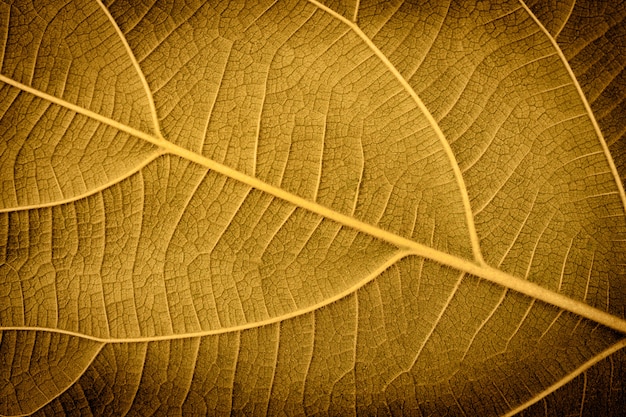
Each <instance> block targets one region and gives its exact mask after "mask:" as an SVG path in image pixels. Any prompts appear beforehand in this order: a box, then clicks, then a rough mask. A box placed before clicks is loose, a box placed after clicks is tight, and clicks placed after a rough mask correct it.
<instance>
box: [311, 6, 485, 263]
mask: <svg viewBox="0 0 626 417" xmlns="http://www.w3.org/2000/svg"><path fill="white" fill-rule="evenodd" d="M308 1H309V2H310V3H312V4H314V5H315V6H317V7H319V8H320V9H322V10H324V11H325V12H327V13H328V14H330V15H331V16H333V17H335V18H336V19H338V20H340V21H341V22H343V23H344V24H346V25H347V26H349V27H350V29H352V31H354V33H356V34H357V35H358V36H359V37H360V38H361V39H362V40H363V42H365V44H366V45H367V46H368V47H369V48H370V49H371V50H372V51H373V52H374V54H375V55H376V56H377V57H378V59H380V60H381V62H382V63H383V64H385V66H386V67H387V69H389V71H390V72H391V73H392V74H393V75H394V77H395V78H396V79H397V80H398V81H399V82H400V84H401V85H402V87H403V88H404V89H405V90H406V91H407V93H409V95H410V96H411V98H413V101H415V103H416V104H417V107H418V108H419V109H420V110H421V112H422V113H423V114H424V116H425V117H426V119H427V120H428V122H429V123H430V125H431V127H432V128H433V130H434V131H435V133H436V134H437V137H438V138H439V141H440V142H441V145H442V147H443V149H444V151H445V153H446V155H447V157H448V159H449V161H450V165H451V167H452V170H453V172H454V177H455V179H456V182H457V185H458V187H459V190H460V192H461V198H462V201H463V208H464V212H465V220H466V222H467V228H468V231H469V235H470V240H471V242H472V251H473V254H474V257H475V258H476V260H477V261H478V262H480V263H481V264H484V263H485V261H484V260H483V257H482V254H481V253H480V241H479V240H478V234H477V233H476V227H475V225H474V215H473V214H472V207H471V205H470V201H469V195H468V194H467V187H466V186H465V180H464V179H463V175H462V174H461V169H460V168H459V165H458V163H457V161H456V158H455V156H454V153H453V152H452V148H451V147H450V144H449V143H448V141H447V140H446V137H445V135H444V134H443V131H442V130H441V128H440V127H439V124H438V123H437V121H436V120H435V118H434V117H433V115H432V114H431V113H430V111H429V110H428V108H426V105H425V104H424V103H423V102H422V99H420V98H419V96H418V95H417V93H416V92H415V90H414V89H413V87H411V85H410V84H409V83H408V81H407V80H406V79H405V78H404V77H403V76H402V74H400V71H398V69H397V68H396V67H395V66H394V65H393V64H392V63H391V61H389V59H388V58H387V56H386V55H385V54H383V52H382V51H381V50H380V49H378V47H377V46H376V45H375V44H374V42H372V40H371V39H370V38H369V37H368V36H367V35H366V34H365V33H363V31H362V30H361V28H359V27H358V26H357V24H356V23H355V22H352V21H350V20H348V19H346V18H345V17H344V16H342V15H340V14H339V13H337V12H335V11H334V10H332V9H331V8H329V7H327V6H325V5H324V4H322V3H320V2H318V1H317V0H308Z"/></svg>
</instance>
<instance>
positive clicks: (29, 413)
mask: <svg viewBox="0 0 626 417" xmlns="http://www.w3.org/2000/svg"><path fill="white" fill-rule="evenodd" d="M104 346H105V344H104V343H103V344H101V345H100V346H98V349H96V351H95V352H94V355H93V357H92V358H91V359H90V360H89V363H88V364H87V365H86V366H85V368H84V369H88V368H89V367H91V365H92V364H93V362H94V361H95V360H96V358H97V357H98V355H99V354H100V352H102V349H103V348H104ZM61 372H63V370H61ZM64 374H65V375H67V374H66V373H64ZM83 374H84V372H78V373H77V375H76V377H75V378H74V380H73V381H71V382H70V383H69V384H67V386H66V387H65V389H62V390H60V391H59V392H57V393H56V395H52V396H50V397H47V396H46V395H45V394H44V396H46V397H47V398H46V402H45V403H43V404H41V405H40V406H39V407H37V408H36V409H34V410H31V411H29V412H28V413H24V414H12V415H11V416H12V417H22V416H30V415H33V414H35V413H36V412H37V411H39V410H41V409H42V408H44V407H45V406H46V405H48V404H50V403H51V402H52V401H54V400H56V399H57V398H59V397H60V396H61V395H63V394H65V392H67V390H69V389H70V388H72V387H73V386H74V384H76V382H78V380H79V379H80V378H81V377H82V376H83ZM40 392H41V391H40ZM0 415H2V416H4V415H5V414H0ZM7 416H8V414H7Z"/></svg>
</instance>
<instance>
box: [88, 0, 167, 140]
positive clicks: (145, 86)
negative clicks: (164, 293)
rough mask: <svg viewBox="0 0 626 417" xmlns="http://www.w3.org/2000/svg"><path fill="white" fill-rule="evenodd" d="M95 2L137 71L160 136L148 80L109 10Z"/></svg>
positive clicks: (99, 2)
mask: <svg viewBox="0 0 626 417" xmlns="http://www.w3.org/2000/svg"><path fill="white" fill-rule="evenodd" d="M96 1H97V2H98V4H99V5H100V8H101V9H102V11H104V14H106V16H107V18H108V19H109V22H111V25H112V26H113V27H114V28H115V32H117V34H118V36H119V37H120V40H121V41H122V45H124V49H126V53H127V54H128V57H129V58H130V62H131V63H132V64H133V67H135V70H136V71H137V75H138V76H139V80H140V81H141V85H142V86H143V89H144V91H145V92H146V99H147V100H148V105H149V106H150V114H151V116H152V123H154V131H155V133H156V134H157V135H160V134H161V133H160V132H161V127H160V126H159V117H158V115H157V112H156V106H155V105H154V98H153V97H152V91H151V90H150V86H149V85H148V80H146V77H145V75H144V73H143V71H142V70H141V67H140V66H139V61H137V58H136V57H135V54H134V53H133V50H132V49H131V48H130V45H129V44H128V41H127V40H126V36H124V34H123V33H122V30H121V29H120V27H119V26H118V25H117V22H116V21H115V19H113V16H112V15H111V12H109V9H107V7H106V6H105V5H104V4H103V3H102V0H96Z"/></svg>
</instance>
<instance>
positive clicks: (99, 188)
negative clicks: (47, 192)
mask: <svg viewBox="0 0 626 417" xmlns="http://www.w3.org/2000/svg"><path fill="white" fill-rule="evenodd" d="M158 149H159V150H158V151H157V152H153V153H152V154H151V155H148V156H147V158H146V159H144V160H143V161H141V162H140V163H139V164H138V165H137V166H135V167H133V169H132V170H130V171H128V172H127V173H126V174H124V176H123V177H120V178H114V179H113V180H111V181H109V182H105V183H103V184H101V185H99V186H97V187H95V188H92V189H89V190H88V191H87V192H84V193H82V194H77V195H74V196H72V197H68V198H64V199H61V200H54V201H48V202H46V203H41V204H29V205H27V206H19V207H8V208H0V213H7V212H14V211H24V210H34V209H40V208H46V207H53V206H58V205H61V204H67V203H73V202H74V201H78V200H81V199H83V198H87V197H91V196H92V195H96V194H98V193H99V192H101V191H104V190H106V189H107V188H109V187H111V186H113V185H115V184H119V183H120V182H122V181H124V180H125V179H127V178H128V177H130V176H132V175H133V174H136V173H137V172H139V171H141V170H142V169H143V168H145V167H146V166H147V165H149V164H150V163H152V162H153V161H154V160H156V159H157V158H159V157H160V156H161V155H163V154H164V153H165V152H164V151H163V150H162V149H160V148H158Z"/></svg>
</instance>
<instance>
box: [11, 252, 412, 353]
mask: <svg viewBox="0 0 626 417" xmlns="http://www.w3.org/2000/svg"><path fill="white" fill-rule="evenodd" d="M409 255H411V253H410V252H408V251H399V252H396V253H395V255H393V256H391V257H390V258H389V259H387V261H386V262H384V263H383V264H382V265H380V266H379V267H378V268H376V269H375V270H373V271H372V272H370V274H369V275H368V276H367V277H365V278H364V279H362V280H361V281H358V282H357V283H356V284H354V285H352V286H351V287H349V288H346V289H344V290H343V291H341V292H339V293H337V294H335V295H333V296H332V297H330V298H327V299H325V300H323V301H321V302H319V303H316V304H312V305H310V306H307V307H305V308H302V309H299V310H294V311H292V312H290V313H288V314H283V315H280V316H275V317H270V318H269V319H266V320H262V321H256V322H250V323H245V324H240V325H238V326H231V327H223V328H220V329H213V330H203V331H198V332H187V333H179V334H171V335H163V336H139V337H125V338H105V337H98V336H92V335H87V334H83V333H79V332H74V331H71V330H64V329H54V328H49V327H36V326H35V327H30V326H6V327H0V331H40V332H50V333H60V334H65V335H68V336H75V337H80V338H83V339H88V340H93V341H95V342H102V343H129V342H133V343H135V342H156V341H162V340H175V339H187V338H190V337H202V336H211V335H216V334H223V333H229V332H237V331H241V330H247V329H251V328H256V327H260V326H266V325H268V324H274V323H278V322H281V321H284V320H288V319H291V318H294V317H298V316H301V315H304V314H307V313H310V312H313V311H316V310H319V309H320V308H322V307H324V306H326V305H328V304H331V303H334V302H335V301H339V300H340V299H342V298H344V297H347V296H349V295H351V294H353V293H354V292H356V291H357V290H359V289H360V288H361V287H363V286H365V285H366V284H367V283H369V282H371V281H372V280H374V278H376V277H377V276H379V275H380V274H382V273H383V272H385V271H386V270H387V269H388V268H389V267H391V266H392V265H394V264H395V263H396V262H398V261H399V260H400V259H402V258H404V257H406V256H409Z"/></svg>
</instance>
